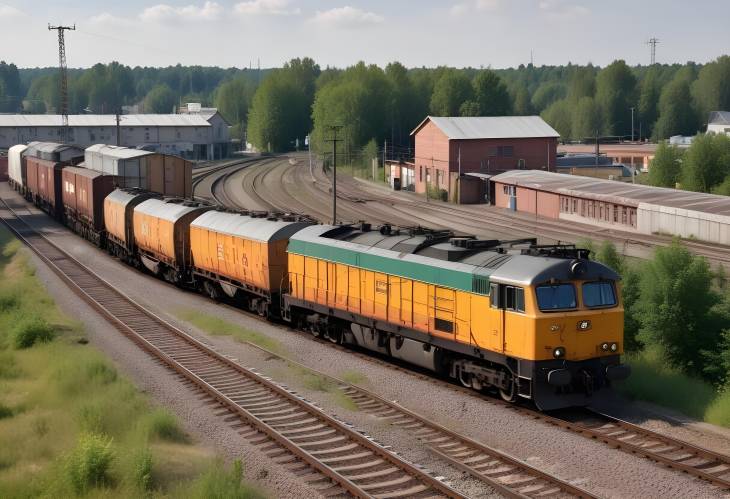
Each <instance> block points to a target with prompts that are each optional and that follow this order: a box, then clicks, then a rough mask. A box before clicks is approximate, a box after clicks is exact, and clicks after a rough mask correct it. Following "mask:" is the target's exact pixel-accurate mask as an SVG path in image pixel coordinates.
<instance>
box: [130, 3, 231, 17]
mask: <svg viewBox="0 0 730 499" xmlns="http://www.w3.org/2000/svg"><path fill="white" fill-rule="evenodd" d="M222 12H223V7H221V6H220V4H218V3H216V2H210V1H208V2H205V3H204V4H203V5H202V6H197V5H187V6H185V7H173V6H172V5H168V4H164V3H161V4H157V5H153V6H152V7H147V8H146V9H144V10H143V11H142V13H141V14H140V15H139V17H140V19H141V20H142V21H144V22H165V21H179V20H189V21H200V20H202V21H213V20H216V19H218V18H219V17H220V15H221V13H222Z"/></svg>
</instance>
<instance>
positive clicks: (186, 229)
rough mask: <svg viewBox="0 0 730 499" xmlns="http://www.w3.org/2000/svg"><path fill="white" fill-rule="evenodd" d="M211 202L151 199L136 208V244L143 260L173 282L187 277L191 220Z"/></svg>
mask: <svg viewBox="0 0 730 499" xmlns="http://www.w3.org/2000/svg"><path fill="white" fill-rule="evenodd" d="M210 209H212V207H210V206H203V205H201V204H199V203H195V202H192V201H184V200H182V199H180V198H169V199H148V200H147V201H144V202H142V203H140V204H139V205H137V206H136V207H135V208H134V215H133V224H134V244H135V246H136V247H137V250H138V252H139V255H140V259H141V261H142V264H143V265H144V266H145V267H147V268H148V269H149V270H150V271H151V272H153V273H155V274H158V275H161V276H163V277H164V278H165V279H166V280H168V281H170V282H175V283H178V282H182V281H187V280H188V279H189V277H190V275H189V264H190V222H192V221H193V220H194V219H195V218H197V217H198V216H200V215H201V214H202V213H204V212H205V211H207V210H210Z"/></svg>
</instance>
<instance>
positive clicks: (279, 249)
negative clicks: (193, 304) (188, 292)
mask: <svg viewBox="0 0 730 499" xmlns="http://www.w3.org/2000/svg"><path fill="white" fill-rule="evenodd" d="M311 224H312V222H310V221H303V220H299V219H292V220H288V221H287V220H270V219H267V218H262V217H251V216H247V215H243V214H238V213H227V212H220V211H208V212H206V213H203V214H202V215H200V216H199V217H197V218H196V219H195V220H193V222H192V223H191V224H190V247H191V250H192V266H193V273H194V274H195V275H196V278H199V279H200V280H201V281H202V282H203V287H204V290H205V291H206V292H207V293H208V294H209V295H211V296H213V297H217V295H218V291H219V290H220V289H222V290H223V291H224V292H225V293H226V294H227V295H228V296H230V297H234V296H235V295H236V294H238V293H240V294H242V295H243V297H244V298H245V299H247V300H248V304H249V307H250V308H251V310H257V311H258V312H259V313H261V314H262V315H263V314H265V313H266V311H267V309H268V308H269V305H271V303H272V302H273V303H275V304H276V305H277V306H278V301H277V300H272V297H274V296H277V295H278V293H279V290H280V289H281V287H282V285H284V286H285V285H286V284H287V283H288V279H287V275H288V270H287V269H288V265H287V255H286V247H287V244H288V243H289V238H290V237H291V235H292V234H294V233H296V232H297V231H299V230H301V229H302V228H304V227H307V226H309V225H311Z"/></svg>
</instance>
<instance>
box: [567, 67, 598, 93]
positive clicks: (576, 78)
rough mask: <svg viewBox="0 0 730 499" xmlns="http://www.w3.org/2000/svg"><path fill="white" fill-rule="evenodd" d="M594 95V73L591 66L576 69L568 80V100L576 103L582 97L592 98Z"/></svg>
mask: <svg viewBox="0 0 730 499" xmlns="http://www.w3.org/2000/svg"><path fill="white" fill-rule="evenodd" d="M595 93H596V73H595V71H594V69H593V66H591V65H588V66H585V67H577V68H576V69H575V71H574V72H573V76H572V77H571V78H570V85H569V87H568V99H570V100H571V101H573V102H578V101H579V100H581V99H582V98H584V97H593V95H594V94H595Z"/></svg>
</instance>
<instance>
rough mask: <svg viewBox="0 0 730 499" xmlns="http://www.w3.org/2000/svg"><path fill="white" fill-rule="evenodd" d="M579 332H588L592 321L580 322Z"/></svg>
mask: <svg viewBox="0 0 730 499" xmlns="http://www.w3.org/2000/svg"><path fill="white" fill-rule="evenodd" d="M577 325H578V331H588V330H589V329H590V328H591V321H589V320H582V321H578V324H577Z"/></svg>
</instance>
